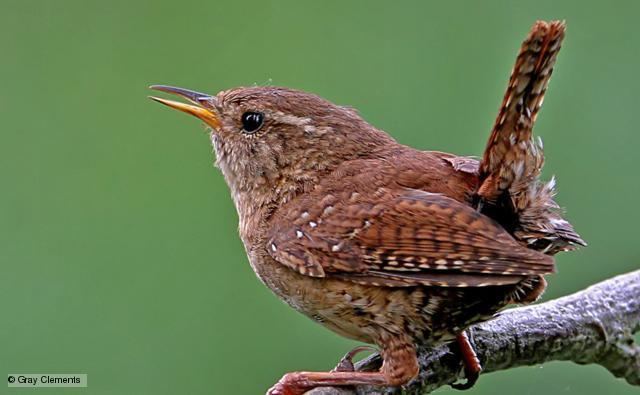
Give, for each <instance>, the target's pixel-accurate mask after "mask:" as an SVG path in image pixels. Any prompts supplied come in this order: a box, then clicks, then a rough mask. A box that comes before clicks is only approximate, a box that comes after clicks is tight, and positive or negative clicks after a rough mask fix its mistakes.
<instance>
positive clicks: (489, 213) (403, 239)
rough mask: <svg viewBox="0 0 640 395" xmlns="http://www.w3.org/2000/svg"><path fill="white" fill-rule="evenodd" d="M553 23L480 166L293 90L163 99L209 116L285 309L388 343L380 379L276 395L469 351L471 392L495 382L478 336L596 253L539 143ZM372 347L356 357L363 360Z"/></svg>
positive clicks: (268, 278) (525, 56) (520, 74)
mask: <svg viewBox="0 0 640 395" xmlns="http://www.w3.org/2000/svg"><path fill="white" fill-rule="evenodd" d="M564 32H565V26H564V23H563V22H558V21H554V22H549V23H546V22H537V23H536V24H535V25H534V26H533V28H532V30H531V32H530V33H529V35H528V36H527V38H526V40H525V41H524V43H523V44H522V48H521V50H520V53H519V54H518V57H517V60H516V63H515V66H514V68H513V71H512V75H511V78H510V81H509V85H508V88H507V91H506V94H505V96H504V100H503V102H502V106H501V107H500V111H499V114H498V117H497V119H496V122H495V126H494V128H493V130H492V132H491V136H490V138H489V142H488V144H487V146H486V150H485V152H484V155H483V156H482V158H481V159H480V160H476V159H473V158H470V157H461V156H456V155H452V154H447V153H442V152H435V151H418V150H416V149H413V148H411V147H407V146H405V145H402V144H399V143H398V142H396V141H395V140H394V139H393V138H391V137H390V136H389V135H387V134H386V133H385V132H383V131H381V130H379V129H376V128H375V127H373V126H371V125H370V124H368V123H367V122H366V121H365V120H364V119H362V118H361V117H360V116H359V115H358V112H357V111H356V110H354V109H352V108H349V107H343V106H338V105H335V104H333V103H331V102H329V101H327V100H324V99H322V98H320V97H318V96H316V95H313V94H309V93H304V92H300V91H297V90H293V89H288V88H279V87H273V86H254V87H246V88H235V89H230V90H226V91H222V92H220V93H218V94H217V95H215V96H211V95H207V94H203V93H198V92H195V91H191V90H186V89H182V88H175V87H169V86H163V85H156V86H152V87H151V88H152V89H156V90H159V91H163V92H168V93H172V94H177V95H179V96H181V97H183V98H184V99H186V100H187V101H188V102H189V103H183V102H176V101H170V100H166V99H162V98H156V97H152V99H154V100H156V101H159V102H160V103H163V104H166V105H168V106H169V107H172V108H175V109H178V110H180V111H183V112H186V113H188V114H191V115H194V116H196V117H198V118H200V119H201V120H202V121H204V122H205V123H206V125H207V126H208V128H209V130H210V136H211V142H212V144H213V148H214V150H215V156H216V165H217V167H219V168H220V170H221V171H222V174H223V175H224V178H225V180H226V182H227V184H228V186H229V189H230V190H231V197H232V198H233V201H234V203H235V207H236V209H237V211H238V216H239V221H240V226H239V231H240V237H241V238H242V241H243V243H244V246H245V249H246V253H247V255H248V258H249V262H250V264H251V266H252V268H253V270H254V271H255V273H256V274H257V276H258V277H259V278H260V280H261V281H262V282H263V283H264V284H266V286H267V287H269V288H270V289H271V290H272V291H273V292H274V293H275V294H276V295H277V296H279V297H280V298H281V299H282V300H284V301H285V302H286V303H287V304H289V305H290V306H291V307H293V308H294V309H296V310H298V311H300V312H301V313H303V314H305V315H306V316H308V317H310V318H311V319H313V320H315V321H317V322H318V323H320V324H322V325H324V326H326V327H327V328H329V329H331V330H333V331H335V332H337V333H338V334H340V335H343V336H345V337H348V338H350V339H354V340H357V341H361V342H364V343H370V344H375V345H376V346H377V347H379V349H380V353H381V356H382V358H383V361H384V362H383V364H382V367H381V368H380V370H379V371H376V372H360V371H355V370H354V369H353V364H352V363H351V358H352V357H353V354H354V352H352V353H349V354H347V355H346V356H345V359H344V360H343V361H342V362H343V363H341V364H340V365H339V367H338V368H336V369H334V370H333V371H331V372H295V373H289V374H286V375H285V376H284V377H283V378H282V379H281V380H280V381H279V382H278V383H277V384H276V385H275V386H274V387H272V388H271V389H270V390H269V391H268V394H272V395H275V394H289V395H290V394H301V393H304V392H305V391H307V390H309V389H311V388H313V387H316V386H326V385H329V386H333V385H338V386H341V385H360V384H363V385H374V386H401V385H404V384H406V383H408V382H409V381H410V380H411V379H412V378H414V377H415V376H416V375H417V374H418V371H419V364H418V360H417V356H416V348H417V344H421V345H426V346H430V345H435V344H438V343H442V342H450V341H457V342H458V345H459V346H460V347H459V349H460V351H461V357H462V359H463V362H464V366H465V373H466V378H467V382H466V383H460V384H453V385H454V386H455V387H456V388H460V389H464V388H468V387H470V386H471V385H473V382H474V381H475V380H476V379H477V377H478V374H479V372H480V370H481V367H480V364H479V362H478V359H477V358H476V356H475V353H474V351H473V348H472V347H471V344H470V343H469V341H468V339H467V337H466V335H465V332H464V331H465V328H467V327H468V326H470V325H472V324H474V323H477V322H479V321H483V320H487V319H490V318H491V317H492V316H493V315H494V314H495V313H496V312H497V311H499V310H500V309H502V308H504V307H505V306H507V305H508V304H512V303H530V302H533V301H535V300H536V299H537V298H538V297H539V296H540V295H541V294H542V292H543V291H544V289H545V287H546V282H545V280H544V277H543V276H544V275H545V274H548V273H552V272H554V259H553V255H554V254H555V253H557V252H559V251H566V250H571V249H574V248H575V247H577V246H579V245H585V243H584V241H583V240H582V239H581V238H580V236H578V234H577V233H576V232H575V231H574V230H573V228H572V226H571V225H570V224H569V222H567V221H566V220H564V219H563V218H562V216H561V212H560V209H559V206H558V205H557V204H556V202H555V201H554V198H553V196H554V185H555V183H554V181H553V180H552V181H551V182H546V183H545V182H542V181H541V180H540V179H539V176H540V171H541V169H542V164H543V152H542V144H541V142H540V140H539V139H534V138H533V136H532V129H533V125H534V123H535V120H536V117H537V115H538V111H539V110H540V107H541V105H542V100H543V97H544V94H545V92H546V89H547V85H548V82H549V78H550V77H551V72H552V70H553V66H554V63H555V59H556V56H557V54H558V51H559V50H560V44H561V42H562V40H563V38H564ZM359 350H360V349H356V350H354V351H356V352H357V351H359Z"/></svg>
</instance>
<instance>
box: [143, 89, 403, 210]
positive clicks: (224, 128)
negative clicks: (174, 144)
mask: <svg viewBox="0 0 640 395" xmlns="http://www.w3.org/2000/svg"><path fill="white" fill-rule="evenodd" d="M151 88H152V89H155V90H159V91H163V92H167V93H172V94H176V95H179V96H181V97H182V98H184V99H186V100H187V101H188V102H189V103H183V102H177V101H172V100H166V99H162V98H157V97H151V98H152V99H153V100H156V101H158V102H160V103H162V104H165V105H167V106H169V107H172V108H174V109H177V110H180V111H183V112H186V113H188V114H191V115H194V116H196V117H198V118H200V119H201V120H202V121H204V122H205V124H206V125H207V126H208V128H209V130H210V134H211V141H212V144H213V147H214V150H215V153H216V164H217V165H218V167H219V168H220V169H221V170H222V173H223V174H224V177H225V179H226V181H227V183H228V184H229V187H230V188H231V192H232V195H233V197H234V199H235V200H236V203H237V204H238V203H241V202H239V201H238V200H239V199H240V200H246V199H250V200H251V201H255V200H256V199H257V200H270V199H271V200H275V201H278V203H282V200H288V199H290V198H291V197H293V196H294V195H295V194H296V193H298V192H300V191H303V190H306V189H308V188H309V187H311V186H312V185H313V184H315V183H317V181H318V179H319V178H320V177H322V176H323V175H325V174H326V173H327V172H330V171H332V170H333V169H335V168H336V167H337V166H339V165H340V164H341V163H343V162H344V161H348V160H352V159H356V158H365V157H368V156H371V155H375V154H376V152H380V150H383V149H385V147H389V145H393V144H394V141H393V139H391V138H390V137H389V136H388V135H387V134H386V133H384V132H382V131H380V130H377V129H376V128H374V127H373V126H371V125H369V124H368V123H367V122H366V121H364V120H363V119H362V118H361V117H360V116H359V115H358V113H357V112H356V111H354V110H353V109H351V108H347V107H342V106H338V105H335V104H333V103H331V102H329V101H327V100H324V99H322V98H320V97H318V96H316V95H312V94H308V93H304V92H300V91H296V90H293V89H287V88H278V87H271V86H265V87H249V88H235V89H230V90H226V91H222V92H220V93H218V94H217V95H215V96H211V95H207V94H203V93H198V92H195V91H191V90H186V89H182V88H175V87H169V86H163V85H154V86H151ZM243 197H244V199H243Z"/></svg>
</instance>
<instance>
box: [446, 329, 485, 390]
mask: <svg viewBox="0 0 640 395" xmlns="http://www.w3.org/2000/svg"><path fill="white" fill-rule="evenodd" d="M456 342H457V343H458V348H459V349H460V356H461V357H462V364H463V365H464V375H465V378H466V379H467V381H466V382H464V383H460V384H451V387H452V388H455V389H457V390H467V389H469V388H471V387H473V385H474V384H475V383H476V381H478V377H479V376H480V372H482V365H481V364H480V360H479V359H478V356H477V355H476V352H475V350H474V349H473V346H472V345H471V343H470V342H469V337H468V336H467V333H466V332H462V333H460V334H459V335H458V336H456Z"/></svg>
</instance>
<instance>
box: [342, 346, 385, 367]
mask: <svg viewBox="0 0 640 395" xmlns="http://www.w3.org/2000/svg"><path fill="white" fill-rule="evenodd" d="M364 351H372V352H377V351H378V350H377V349H376V348H375V347H372V346H358V347H356V348H354V349H353V350H351V351H349V352H348V353H346V354H345V355H344V357H342V359H341V360H340V362H338V364H337V365H336V367H335V368H333V370H331V371H332V372H355V370H356V368H355V366H354V364H353V358H354V357H355V356H356V355H358V354H359V353H361V352H364Z"/></svg>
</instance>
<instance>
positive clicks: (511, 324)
mask: <svg viewBox="0 0 640 395" xmlns="http://www.w3.org/2000/svg"><path fill="white" fill-rule="evenodd" d="M638 330H640V270H637V271H634V272H631V273H628V274H625V275H620V276H617V277H614V278H612V279H609V280H606V281H603V282H601V283H598V284H596V285H593V286H591V287H589V288H587V289H585V290H583V291H580V292H577V293H574V294H572V295H569V296H565V297H562V298H559V299H555V300H551V301H549V302H546V303H541V304H537V305H531V306H526V307H519V308H513V309H510V310H505V311H503V312H502V313H500V314H499V315H498V316H496V317H495V318H494V319H492V320H490V321H487V322H483V323H481V324H477V325H475V326H472V327H471V328H469V329H468V334H469V337H470V339H471V342H472V344H473V345H474V348H475V350H476V352H477V354H478V357H479V358H480V361H481V363H482V366H483V374H484V373H490V372H495V371H498V370H505V369H510V368H515V367H518V366H530V365H539V364H543V363H545V362H549V361H573V362H575V363H578V364H592V363H593V364H598V365H602V366H603V367H605V368H606V369H607V370H609V371H610V372H611V373H612V374H613V375H614V376H616V377H621V378H624V379H625V380H626V381H627V382H628V383H629V384H631V385H637V386H640V347H639V346H638V345H637V344H635V342H634V339H633V334H634V333H635V332H637V331H638ZM419 359H420V365H421V371H420V375H419V376H418V377H417V378H416V379H414V380H413V381H412V382H411V383H409V384H408V385H407V386H406V387H404V388H403V390H404V391H405V392H404V393H407V394H426V393H429V392H431V391H433V390H435V389H437V388H439V387H441V386H444V385H448V384H451V383H453V382H455V381H457V380H463V379H464V373H463V370H462V364H461V361H460V358H459V356H457V354H456V352H455V350H454V349H453V348H452V346H451V345H449V344H445V345H441V346H438V347H436V348H433V349H420V351H419ZM380 363H381V361H380V357H379V356H378V355H373V356H371V357H369V358H367V359H365V360H363V361H361V362H360V363H359V364H358V365H357V369H358V370H375V369H378V368H379V367H380ZM481 379H482V378H481ZM399 392H400V389H399V388H375V387H357V388H355V390H354V389H353V388H351V389H349V388H338V387H335V388H316V389H314V390H312V391H309V392H308V394H312V395H329V394H331V395H347V394H358V395H361V394H367V395H368V394H395V393H399Z"/></svg>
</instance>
